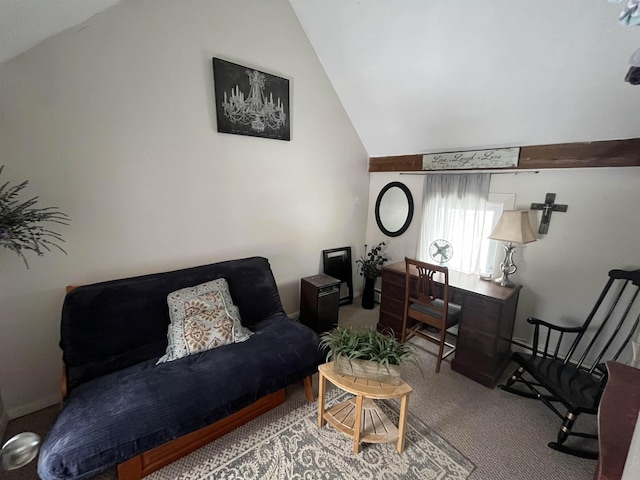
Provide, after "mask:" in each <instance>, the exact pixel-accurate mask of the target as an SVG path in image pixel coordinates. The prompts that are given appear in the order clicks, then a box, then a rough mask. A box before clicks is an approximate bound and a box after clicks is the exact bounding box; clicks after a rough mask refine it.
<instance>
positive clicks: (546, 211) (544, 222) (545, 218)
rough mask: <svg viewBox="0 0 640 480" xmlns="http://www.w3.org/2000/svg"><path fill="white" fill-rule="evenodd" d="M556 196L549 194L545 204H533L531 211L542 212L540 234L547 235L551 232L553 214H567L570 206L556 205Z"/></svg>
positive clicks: (545, 198)
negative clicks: (550, 225) (550, 223)
mask: <svg viewBox="0 0 640 480" xmlns="http://www.w3.org/2000/svg"><path fill="white" fill-rule="evenodd" d="M555 200H556V194H555V193H547V196H546V197H544V203H532V204H531V210H542V219H541V220H540V228H539V229H538V233H547V232H548V231H549V222H550V221H551V212H566V211H567V208H569V206H568V205H556V204H555V203H553V202H555Z"/></svg>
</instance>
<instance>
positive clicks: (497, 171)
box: [400, 169, 540, 175]
mask: <svg viewBox="0 0 640 480" xmlns="http://www.w3.org/2000/svg"><path fill="white" fill-rule="evenodd" d="M462 173H490V174H491V175H496V174H504V173H515V174H516V175H518V174H519V173H540V170H524V169H523V170H514V169H509V170H427V171H421V172H400V175H427V174H431V175H447V174H462Z"/></svg>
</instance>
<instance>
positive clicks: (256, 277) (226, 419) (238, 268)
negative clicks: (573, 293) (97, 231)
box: [38, 257, 323, 480]
mask: <svg viewBox="0 0 640 480" xmlns="http://www.w3.org/2000/svg"><path fill="white" fill-rule="evenodd" d="M218 278H225V279H226V280H227V283H228V285H229V292H230V293H231V297H232V300H233V303H234V304H235V305H236V306H237V307H238V308H239V311H240V316H241V321H242V325H243V326H245V327H247V328H249V329H250V330H251V331H252V332H253V334H252V335H251V336H250V337H249V339H248V340H246V341H244V342H241V343H232V344H230V345H224V346H220V347H218V348H214V349H212V350H208V351H205V352H201V353H196V354H193V355H189V356H186V357H184V358H180V359H178V360H174V361H170V362H167V363H159V364H156V362H157V361H158V359H159V358H160V357H161V356H162V355H163V354H164V353H165V350H166V348H167V328H168V325H169V313H168V307H167V295H168V294H169V293H171V292H174V291H176V290H179V289H183V288H186V287H191V286H195V285H199V284H201V283H204V282H208V281H211V280H214V279H218ZM318 343H319V338H318V336H317V335H316V333H314V332H313V331H312V330H311V329H309V328H307V327H306V326H304V325H301V324H300V323H297V322H295V321H293V320H291V319H289V318H287V316H286V314H285V313H284V310H283V308H282V305H281V303H280V296H279V294H278V290H277V287H276V283H275V280H274V277H273V273H272V271H271V268H270V266H269V262H268V261H267V259H265V258H260V257H253V258H246V259H241V260H231V261H227V262H220V263H215V264H212V265H205V266H199V267H195V268H188V269H184V270H178V271H172V272H165V273H158V274H153V275H146V276H141V277H135V278H128V279H123V280H114V281H109V282H103V283H97V284H93V285H87V286H82V287H77V288H74V289H72V290H70V291H69V293H67V295H66V297H65V301H64V306H63V309H62V320H61V340H60V346H61V348H62V351H63V361H64V365H65V377H66V378H63V395H64V401H63V406H62V409H61V411H60V414H59V416H58V418H57V420H56V422H55V424H54V425H53V427H52V429H51V430H50V431H49V433H48V435H47V436H46V438H45V440H44V442H43V444H42V448H41V450H40V457H39V460H38V473H39V475H40V477H41V478H42V479H44V480H60V479H66V480H71V479H74V480H80V479H84V478H90V477H92V476H94V475H96V474H98V473H100V472H102V471H104V470H106V469H108V468H111V467H114V466H116V465H118V474H119V477H120V479H129V478H142V476H144V475H147V474H149V473H151V472H152V471H154V470H157V469H159V468H161V467H162V466H164V465H166V464H168V463H170V462H171V461H174V460H176V459H177V458H179V457H181V456H183V455H186V454H187V453H189V452H190V451H193V450H195V449H196V448H199V447H200V446H202V445H203V444H205V443H207V442H208V441H211V440H212V439H214V438H217V437H219V436H220V435H222V434H224V433H226V432H228V431H230V430H232V429H233V428H235V427H237V426H239V425H241V424H243V423H245V422H246V421H248V420H250V419H252V418H255V417H256V416H258V415H259V414H261V413H264V412H265V411H267V410H269V409H271V408H273V407H275V406H276V405H278V404H280V403H282V402H283V401H284V387H285V386H287V385H290V384H292V383H295V382H299V381H301V380H303V381H304V385H305V393H306V394H307V398H308V399H309V400H313V393H312V392H311V375H312V374H313V373H315V372H316V371H317V366H318V364H319V363H321V362H322V358H323V354H322V352H321V351H320V349H319V347H318ZM65 389H66V392H65V391H64V390H65ZM192 432H196V433H192ZM189 434H191V435H189Z"/></svg>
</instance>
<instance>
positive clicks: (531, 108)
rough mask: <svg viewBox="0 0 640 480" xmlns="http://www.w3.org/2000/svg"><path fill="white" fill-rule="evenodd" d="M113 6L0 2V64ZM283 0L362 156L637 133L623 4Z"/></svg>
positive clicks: (630, 41)
mask: <svg viewBox="0 0 640 480" xmlns="http://www.w3.org/2000/svg"><path fill="white" fill-rule="evenodd" d="M118 1H119V0H0V62H4V61H6V60H8V59H10V58H12V57H14V56H16V55H18V54H20V53H22V52H24V51H26V50H28V49H29V48H31V47H33V46H34V45H36V44H37V43H39V42H41V41H42V40H44V39H46V38H48V37H50V36H52V35H55V34H56V33H59V32H61V31H62V30H65V29H67V28H69V27H71V26H74V25H76V24H78V23H81V22H83V21H84V20H86V19H87V18H89V17H91V16H92V15H95V14H96V13H99V12H101V11H102V10H104V9H106V8H108V7H110V6H112V5H114V4H116V3H118ZM172 1H177V0H172ZM289 1H290V3H291V5H292V6H293V8H294V11H295V13H296V15H297V16H298V19H299V20H300V23H301V25H302V27H303V29H304V30H305V32H306V34H307V36H308V37H309V40H310V42H311V44H312V45H313V48H314V49H315V51H316V53H317V55H318V58H319V59H320V62H321V63H322V65H323V67H324V69H325V71H326V73H327V75H328V77H329V79H330V81H331V83H332V84H333V87H334V88H335V90H336V92H337V94H338V96H339V98H340V100H341V101H342V103H343V105H344V107H345V110H346V111H347V114H348V115H349V117H350V118H351V121H352V122H353V125H354V127H355V129H356V131H357V132H358V134H359V135H360V138H361V140H362V142H363V144H364V146H365V148H366V150H367V152H368V153H369V155H370V156H382V155H400V154H411V153H428V152H440V151H451V150H463V149H475V148H490V147H501V146H521V145H536V144H547V143H565V142H573V141H576V142H577V141H593V140H607V139H616V138H635V137H639V136H640V115H638V113H637V112H638V111H640V87H632V86H630V85H629V84H627V83H625V82H624V80H623V79H624V75H625V73H626V71H627V70H628V67H629V65H628V59H629V57H630V55H631V54H632V53H633V52H634V51H635V50H636V49H637V48H638V47H640V27H625V26H622V25H620V24H619V23H618V22H617V16H618V13H619V12H620V10H621V9H622V7H623V5H624V2H623V3H622V4H620V3H612V2H610V1H607V0H589V1H584V0H563V1H562V2H559V1H557V0H536V1H531V0H474V1H472V0H323V1H319V0H289Z"/></svg>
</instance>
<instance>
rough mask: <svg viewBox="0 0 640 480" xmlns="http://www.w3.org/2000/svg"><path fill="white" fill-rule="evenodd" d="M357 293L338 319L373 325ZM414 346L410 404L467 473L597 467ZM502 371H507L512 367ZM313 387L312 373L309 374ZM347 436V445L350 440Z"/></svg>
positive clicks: (528, 410) (42, 415) (29, 470)
mask: <svg viewBox="0 0 640 480" xmlns="http://www.w3.org/2000/svg"><path fill="white" fill-rule="evenodd" d="M359 300H360V299H359V298H356V299H355V300H354V304H353V305H347V306H343V307H341V308H340V323H341V324H344V325H357V326H375V324H376V322H377V318H378V307H376V308H375V309H374V310H364V309H362V308H361V307H360V304H359ZM412 342H415V344H416V345H417V346H418V347H419V348H418V353H419V356H420V362H421V365H422V372H420V371H419V370H418V369H417V368H415V367H413V366H407V367H403V369H402V376H403V379H404V380H405V381H406V382H407V383H409V384H410V385H411V386H412V387H413V389H414V391H413V393H412V394H411V397H410V400H409V409H410V411H411V413H412V414H413V415H416V416H417V417H419V418H420V419H421V420H422V421H423V422H424V423H426V424H427V426H428V427H430V428H431V429H432V430H433V431H434V432H436V433H437V434H438V435H440V436H441V437H442V438H443V439H445V440H446V441H447V442H449V443H450V444H451V445H452V446H453V447H455V448H456V449H457V450H458V451H460V452H461V453H462V454H463V455H465V456H466V457H467V458H468V459H469V460H470V461H471V462H472V463H473V464H474V465H475V466H476V468H475V470H474V471H473V473H472V474H471V476H470V477H469V478H470V480H516V479H517V480H552V479H558V480H562V479H575V480H588V479H591V478H592V477H593V472H594V470H595V467H596V462H595V461H594V460H585V459H581V458H576V457H572V456H569V455H565V454H562V453H559V452H556V451H554V450H551V449H550V448H548V447H547V443H548V442H549V441H552V440H553V439H554V438H555V435H556V433H557V430H558V428H559V427H560V420H559V419H558V418H557V417H556V416H555V415H554V414H553V413H552V412H551V411H549V410H548V409H547V408H546V407H545V406H544V405H542V403H541V402H537V401H534V400H529V399H525V398H522V397H518V396H515V395H512V394H509V393H507V392H503V391H502V390H500V389H497V388H496V389H489V388H486V387H484V386H482V385H480V384H478V383H476V382H474V381H472V380H470V379H468V378H466V377H464V376H462V375H460V374H458V373H456V372H453V371H451V368H450V359H447V360H445V361H444V362H443V365H442V367H441V370H440V373H439V374H435V373H434V369H435V356H434V355H433V354H432V353H431V351H433V348H434V347H433V346H432V345H431V344H429V343H427V342H424V341H422V340H421V339H415V340H412ZM511 370H512V369H511V366H510V367H509V368H508V369H507V371H505V377H506V376H507V375H508V374H509V373H510V372H511ZM314 387H315V388H316V389H317V378H314ZM305 401H306V400H305V399H304V392H303V390H302V387H301V385H293V386H292V387H290V388H288V389H287V401H286V402H285V403H284V404H283V405H281V406H280V407H278V408H276V409H274V410H273V411H271V412H269V413H267V414H266V415H263V416H262V417H260V418H258V419H256V420H254V421H252V422H250V423H249V424H247V425H245V426H243V427H241V428H240V429H238V430H236V431H235V432H233V433H232V434H233V435H243V434H244V433H245V432H250V431H251V429H255V428H260V425H263V424H264V423H263V422H268V421H269V418H272V417H273V416H276V415H282V413H283V412H285V411H288V410H290V409H293V408H296V407H297V406H300V405H302V404H304V402H305ZM57 411H58V407H57V406H54V407H50V408H47V409H44V410H41V411H39V412H36V413H33V414H31V415H27V416H25V417H22V418H18V419H15V420H12V421H11V422H9V426H8V428H7V432H6V433H5V436H6V438H9V437H10V436H11V435H14V434H15V433H18V432H22V431H34V432H37V433H39V434H41V435H44V434H46V432H47V431H48V429H49V428H50V426H51V424H52V422H53V420H54V419H55V416H56V414H57ZM576 428H577V429H582V430H586V431H591V432H594V433H595V429H596V424H595V418H594V417H593V416H591V417H588V416H582V417H579V418H578V422H577V425H576ZM348 444H349V439H347V438H346V437H345V445H346V447H345V448H348V447H349V445H348ZM197 458H198V455H197V454H192V455H191V456H187V457H185V458H184V459H182V460H180V461H179V462H180V464H179V465H175V464H174V465H172V466H171V467H172V468H171V471H172V472H175V471H176V467H177V468H178V469H180V468H184V469H189V468H190V467H191V466H193V462H196V461H197ZM0 477H1V478H2V479H3V480H4V479H6V480H27V479H28V480H32V479H37V475H36V470H35V462H32V463H31V464H30V465H28V466H27V467H24V468H22V469H20V470H14V471H12V472H0ZM114 478H116V475H115V471H109V472H105V474H103V475H100V476H99V477H97V478H96V479H95V480H107V479H109V480H111V479H114ZM153 478H154V480H155V479H165V478H166V479H172V478H175V475H174V474H172V473H169V467H167V470H166V474H165V472H163V471H162V470H161V471H159V472H157V473H156V474H155V475H154V476H153Z"/></svg>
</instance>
